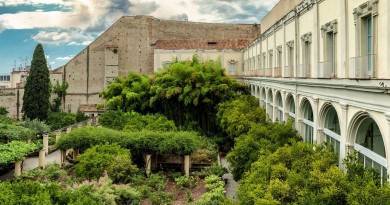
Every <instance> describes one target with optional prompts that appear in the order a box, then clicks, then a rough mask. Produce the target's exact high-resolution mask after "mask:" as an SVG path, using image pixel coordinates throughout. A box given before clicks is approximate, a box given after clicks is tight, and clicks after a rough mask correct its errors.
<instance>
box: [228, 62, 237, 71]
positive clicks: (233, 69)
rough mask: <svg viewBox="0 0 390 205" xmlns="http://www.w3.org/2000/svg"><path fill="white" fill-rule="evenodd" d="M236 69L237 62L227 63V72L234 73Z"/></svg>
mask: <svg viewBox="0 0 390 205" xmlns="http://www.w3.org/2000/svg"><path fill="white" fill-rule="evenodd" d="M236 71H237V62H230V63H229V72H231V73H235V72H236Z"/></svg>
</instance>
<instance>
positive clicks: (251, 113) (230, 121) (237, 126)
mask: <svg viewBox="0 0 390 205" xmlns="http://www.w3.org/2000/svg"><path fill="white" fill-rule="evenodd" d="M266 116H267V115H266V113H265V110H264V109H262V108H260V107H259V100H258V99H257V98H256V97H254V96H251V95H242V96H240V97H239V98H237V99H235V100H232V101H227V102H224V103H221V104H219V106H218V113H217V121H218V122H219V124H220V126H221V128H222V130H223V131H225V132H226V133H227V135H228V136H229V137H230V138H231V139H234V138H236V137H239V136H241V135H243V134H246V133H247V132H248V131H249V130H250V129H251V127H252V126H253V125H255V124H261V125H264V124H266V119H267V117H266Z"/></svg>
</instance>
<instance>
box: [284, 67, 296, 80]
mask: <svg viewBox="0 0 390 205" xmlns="http://www.w3.org/2000/svg"><path fill="white" fill-rule="evenodd" d="M293 68H294V67H293V66H284V76H283V77H285V78H292V77H294V70H293Z"/></svg>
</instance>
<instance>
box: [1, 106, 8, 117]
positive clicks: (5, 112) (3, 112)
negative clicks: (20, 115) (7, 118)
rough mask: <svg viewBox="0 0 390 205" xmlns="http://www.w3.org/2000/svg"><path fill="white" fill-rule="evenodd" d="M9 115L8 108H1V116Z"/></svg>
mask: <svg viewBox="0 0 390 205" xmlns="http://www.w3.org/2000/svg"><path fill="white" fill-rule="evenodd" d="M7 114H8V110H7V108H5V107H0V115H3V116H4V115H7Z"/></svg>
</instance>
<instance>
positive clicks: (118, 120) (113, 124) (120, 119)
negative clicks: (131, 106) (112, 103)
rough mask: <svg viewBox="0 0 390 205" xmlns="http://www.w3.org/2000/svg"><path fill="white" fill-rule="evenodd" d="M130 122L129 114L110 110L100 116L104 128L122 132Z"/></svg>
mask: <svg viewBox="0 0 390 205" xmlns="http://www.w3.org/2000/svg"><path fill="white" fill-rule="evenodd" d="M128 121H129V117H128V113H124V112H122V111H114V110H108V111H106V112H104V113H103V114H101V115H100V116H99V123H100V124H101V125H102V126H103V127H107V128H111V129H114V130H122V129H123V128H124V127H125V125H126V124H127V122H128Z"/></svg>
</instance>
